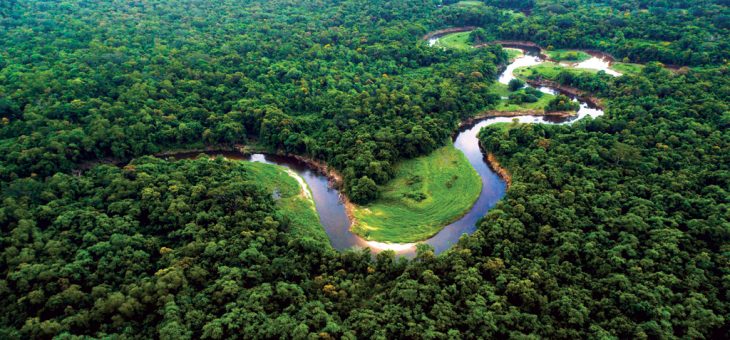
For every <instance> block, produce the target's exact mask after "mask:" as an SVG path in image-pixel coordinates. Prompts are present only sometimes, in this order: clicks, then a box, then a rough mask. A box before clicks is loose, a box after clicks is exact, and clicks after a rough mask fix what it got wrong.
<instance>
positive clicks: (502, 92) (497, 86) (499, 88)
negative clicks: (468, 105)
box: [490, 83, 555, 111]
mask: <svg viewBox="0 0 730 340" xmlns="http://www.w3.org/2000/svg"><path fill="white" fill-rule="evenodd" d="M490 90H491V92H492V93H494V94H496V95H498V96H500V97H502V98H504V97H509V95H510V94H511V93H512V92H510V91H509V89H508V88H507V85H505V84H502V83H494V84H492V86H491V87H490ZM553 98H555V96H553V95H551V94H548V93H543V95H542V97H540V98H539V99H538V100H537V102H534V103H521V104H512V103H510V102H509V100H508V99H501V100H500V101H499V103H498V104H497V106H495V107H494V109H495V110H497V111H523V110H542V109H544V108H545V106H546V105H547V104H548V103H549V102H550V100H552V99H553Z"/></svg>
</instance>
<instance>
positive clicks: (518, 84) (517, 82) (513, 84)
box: [507, 78, 525, 92]
mask: <svg viewBox="0 0 730 340" xmlns="http://www.w3.org/2000/svg"><path fill="white" fill-rule="evenodd" d="M524 86H525V82H524V81H522V80H521V79H519V78H515V79H511V80H510V81H509V84H507V88H508V89H509V90H510V91H512V92H514V91H517V90H519V89H521V88H522V87H524Z"/></svg>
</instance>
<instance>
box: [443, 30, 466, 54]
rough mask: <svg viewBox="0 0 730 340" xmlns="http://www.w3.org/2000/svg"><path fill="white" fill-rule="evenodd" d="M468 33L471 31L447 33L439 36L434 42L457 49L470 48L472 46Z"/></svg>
mask: <svg viewBox="0 0 730 340" xmlns="http://www.w3.org/2000/svg"><path fill="white" fill-rule="evenodd" d="M469 33H471V32H458V33H451V34H447V35H445V36H443V37H441V38H439V40H438V42H436V46H439V47H443V48H451V49H457V50H470V49H472V46H471V41H469Z"/></svg>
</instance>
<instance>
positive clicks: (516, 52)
mask: <svg viewBox="0 0 730 340" xmlns="http://www.w3.org/2000/svg"><path fill="white" fill-rule="evenodd" d="M504 51H505V52H507V58H509V61H510V62H513V61H514V60H515V59H517V58H519V57H521V56H522V55H524V53H523V52H522V50H520V49H516V48H505V49H504Z"/></svg>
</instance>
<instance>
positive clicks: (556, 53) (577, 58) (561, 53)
mask: <svg viewBox="0 0 730 340" xmlns="http://www.w3.org/2000/svg"><path fill="white" fill-rule="evenodd" d="M546 53H547V55H548V57H550V59H552V60H555V61H567V62H571V63H579V62H581V61H586V60H588V59H591V55H590V54H588V53H586V52H583V51H577V50H551V51H547V52H546Z"/></svg>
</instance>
